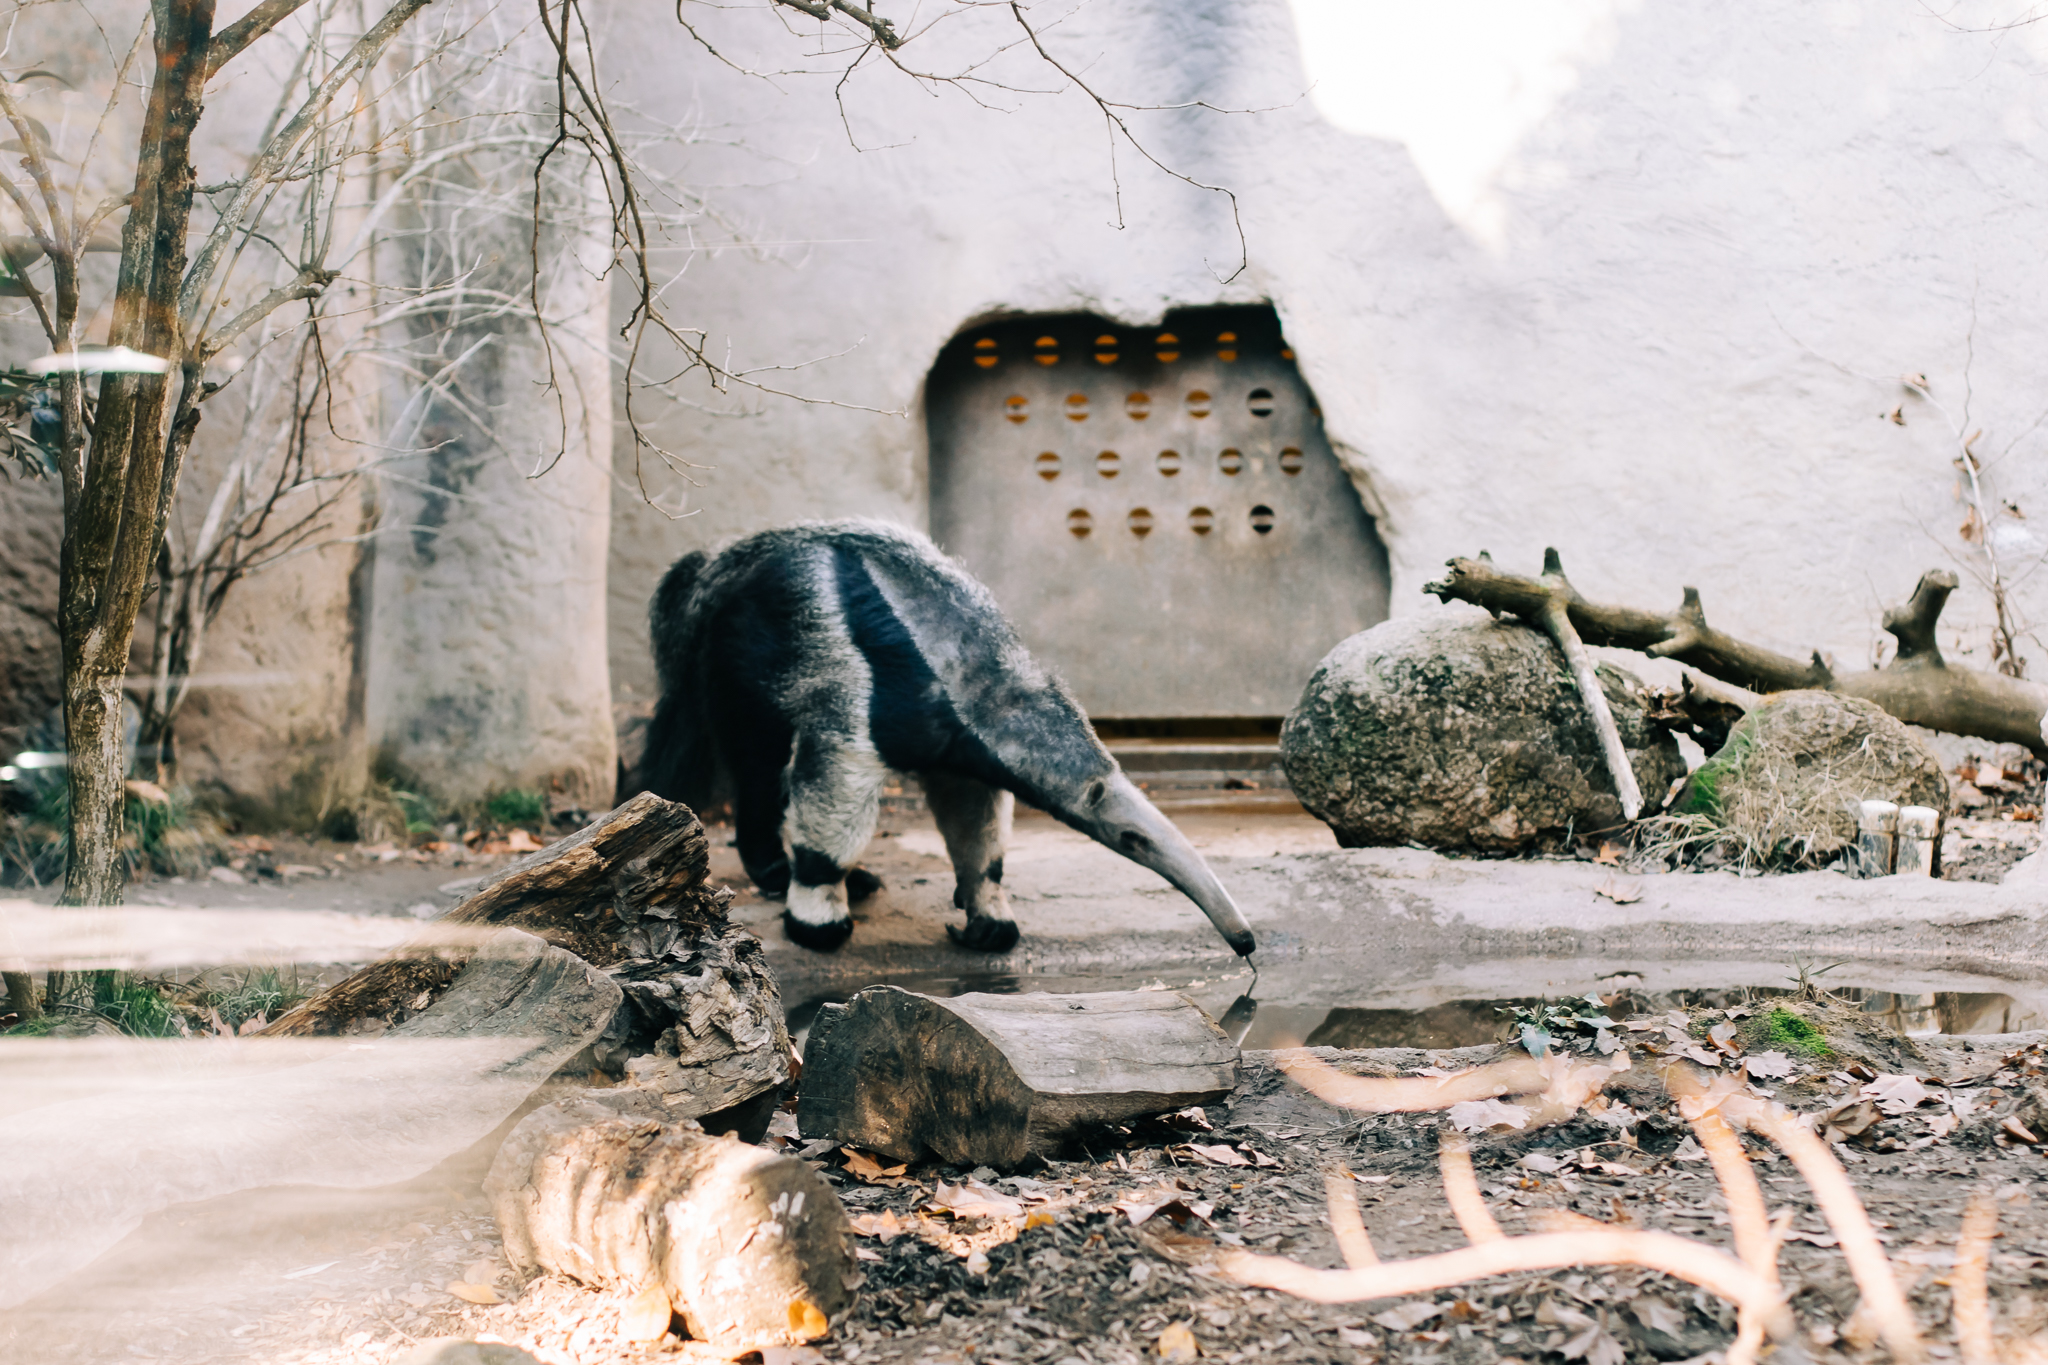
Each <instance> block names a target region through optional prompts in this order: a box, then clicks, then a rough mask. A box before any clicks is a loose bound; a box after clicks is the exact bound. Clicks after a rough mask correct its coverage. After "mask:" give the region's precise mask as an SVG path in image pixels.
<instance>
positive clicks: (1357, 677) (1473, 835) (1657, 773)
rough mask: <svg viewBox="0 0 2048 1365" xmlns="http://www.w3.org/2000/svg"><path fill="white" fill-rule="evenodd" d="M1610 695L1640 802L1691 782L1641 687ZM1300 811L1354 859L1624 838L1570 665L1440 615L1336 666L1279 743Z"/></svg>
mask: <svg viewBox="0 0 2048 1365" xmlns="http://www.w3.org/2000/svg"><path fill="white" fill-rule="evenodd" d="M1600 682H1601V687H1602V689H1603V690H1604V691H1605V692H1606V694H1607V704H1608V706H1610V707H1611V708H1612V709H1613V711H1614V718H1615V720H1616V722H1617V723H1618V724H1619V725H1620V727H1621V738H1622V743H1623V744H1624V745H1625V746H1627V748H1628V751H1629V759H1630V762H1631V763H1632V764H1633V766H1634V768H1635V772H1636V782H1637V784H1638V785H1639V786H1640V787H1641V788H1642V790H1643V794H1644V798H1645V800H1646V802H1648V803H1649V804H1650V806H1651V807H1652V808H1653V809H1654V807H1655V804H1656V803H1657V802H1658V801H1659V800H1661V799H1662V797H1663V795H1664V793H1665V792H1666V791H1667V790H1669V788H1670V785H1671V783H1672V781H1673V780H1674V779H1676V778H1678V777H1680V776H1683V775H1684V773H1685V763H1684V761H1683V759H1681V758H1680V756H1679V753H1678V746H1677V743H1676V742H1675V741H1674V740H1673V739H1672V738H1671V736H1670V735H1669V734H1667V733H1665V732H1663V731H1661V730H1657V729H1654V728H1653V727H1651V726H1649V725H1647V724H1646V723H1645V722H1644V719H1643V710H1644V709H1643V702H1642V690H1643V689H1642V684H1641V683H1639V682H1638V681H1637V680H1636V679H1634V678H1633V677H1630V676H1629V675H1628V674H1626V673H1623V672H1622V671H1621V670H1620V669H1617V668H1612V667H1610V666H1608V665H1605V664H1602V665H1601V666H1600ZM1280 762H1281V764H1282V766H1283V767H1285V768H1286V770H1287V778H1288V781H1289V782H1291V783H1292V784H1293V786H1294V791H1295V794H1296V795H1297V796H1299V797H1300V798H1301V803H1302V804H1303V805H1304V806H1306V807H1308V809H1309V810H1310V811H1311V812H1313V813H1314V814H1315V815H1317V816H1318V817H1320V818H1321V819H1322V820H1324V821H1325V822H1327V823H1328V824H1329V826H1330V828H1331V829H1332V830H1334V831H1335V832H1336V835H1337V842H1338V843H1340V844H1342V845H1344V846H1345V847H1346V848H1361V847H1366V846H1370V845H1375V844H1407V843H1418V844H1424V845H1427V846H1428V847H1431V848H1444V849H1473V850H1487V851H1502V852H1512V851H1517V850H1522V849H1529V848H1534V847H1538V846H1542V845H1547V844H1553V843H1556V842H1558V841H1560V840H1562V839H1563V838H1564V837H1566V835H1567V833H1568V832H1571V833H1576V834H1579V835H1586V834H1591V833H1595V832H1598V831H1602V830H1611V829H1614V828H1616V827H1618V826H1619V825H1620V824H1621V823H1622V819H1621V803H1620V801H1619V800H1618V799H1617V798H1616V796H1615V793H1614V781H1613V778H1612V777H1610V776H1609V774H1608V772H1607V767H1606V764H1605V763H1604V762H1603V760H1602V759H1601V756H1600V741H1599V739H1598V737H1597V736H1596V735H1595V734H1594V733H1593V726H1592V723H1591V722H1590V721H1589V720H1587V718H1586V707H1585V703H1584V702H1583V701H1582V700H1581V699H1580V697H1579V694H1578V689H1577V688H1576V687H1574V686H1573V684H1572V678H1571V674H1570V672H1569V671H1568V670H1567V668H1566V666H1565V662H1564V659H1563V657H1562V656H1561V655H1560V654H1559V653H1558V651H1557V647H1556V645H1554V644H1552V643H1551V641H1550V639H1549V638H1548V637H1547V636H1545V635H1543V634H1542V633H1541V632H1540V631H1537V630H1535V629H1533V628H1531V627H1529V626H1525V625H1521V624H1519V623H1517V622H1514V621H1495V620H1492V619H1491V618H1488V617H1482V616H1476V615H1468V614H1466V613H1463V612H1458V613H1450V612H1444V613H1432V614H1430V615H1427V616H1414V617H1406V618H1403V619H1401V620H1395V621H1388V622H1385V623H1384V624H1381V625H1377V626H1374V627H1373V628H1372V629H1371V630H1368V631H1363V632H1361V633H1359V634H1357V635H1354V636H1352V637H1351V638H1350V639H1348V640H1346V641H1344V643H1342V644H1340V645H1338V646H1337V647H1336V648H1335V649H1333V650H1331V651H1330V653H1329V655H1328V656H1327V657H1325V658H1324V660H1323V661H1322V663H1321V664H1319V665H1317V667H1316V671H1315V676H1314V677H1312V678H1310V679H1309V683H1308V687H1307V689H1306V690H1305V691H1304V692H1303V693H1302V696H1301V702H1300V704H1299V705H1298V706H1296V707H1295V708H1294V713H1293V714H1292V715H1290V716H1288V718H1287V724H1286V725H1285V726H1284V727H1283V728H1282V729H1281V731H1280Z"/></svg>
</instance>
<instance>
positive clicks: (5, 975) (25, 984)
mask: <svg viewBox="0 0 2048 1365" xmlns="http://www.w3.org/2000/svg"><path fill="white" fill-rule="evenodd" d="M0 979H4V980H5V981H6V984H7V1009H8V1012H9V1013H12V1014H16V1015H19V1016H20V1017H21V1018H23V1019H34V1018H37V1017H38V1016H40V1015H41V1014H42V1012H43V1010H42V1006H41V1005H39V1004H37V1003H36V979H35V977H34V976H32V975H31V974H29V973H28V972H0Z"/></svg>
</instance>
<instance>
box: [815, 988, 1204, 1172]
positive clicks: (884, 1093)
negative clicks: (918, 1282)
mask: <svg viewBox="0 0 2048 1365" xmlns="http://www.w3.org/2000/svg"><path fill="white" fill-rule="evenodd" d="M1237 1063H1238V1051H1237V1045H1236V1044H1235V1043H1233V1042H1231V1040H1230V1038H1229V1036H1228V1035H1227V1034H1225V1033H1224V1032H1223V1030H1222V1029H1221V1028H1219V1027H1218V1026H1217V1024H1216V1022H1215V1021H1214V1020H1212V1019H1210V1018H1209V1016H1208V1015H1206V1014H1204V1013H1203V1012H1202V1011H1201V1009H1200V1008H1199V1007H1197V1006H1196V1005H1195V1004H1193V1003H1192V1002H1191V1001H1189V1000H1187V999H1185V998H1183V997H1181V996H1179V995H1175V994H1173V993H1172V992H1170V991H1111V992H1104V993H1101V994H1093V995H1049V994H1045V993H1036V994H1031V995H983V994H970V995H956V996H953V997H952V998H950V999H945V1000H939V999H934V998H932V997H930V996H924V995H916V994H913V993H912V992H910V991H905V990H899V989H898V988H896V987H894V986H875V987H871V988H870V989H868V990H864V991H862V992H861V993H860V994H858V995H856V996H854V998H853V999H852V1000H851V1001H849V1002H848V1003H847V1004H844V1005H827V1006H825V1007H824V1008H823V1009H821V1010H820V1011H819V1012H818V1017H817V1019H816V1020H815V1021H814V1022H813V1023H812V1025H811V1035H810V1041H809V1043H808V1045H807V1046H806V1047H805V1049H804V1076H803V1083H802V1091H801V1099H800V1101H799V1104H798V1108H797V1128H798V1131H799V1132H801V1133H802V1134H803V1135H804V1136H805V1137H809V1138H828V1137H829V1138H832V1139H834V1140H836V1141H839V1142H842V1143H846V1144H848V1145H851V1146H855V1147H862V1148H866V1149H867V1150H869V1151H874V1152H879V1153H881V1154H883V1155H885V1156H888V1157H891V1158H894V1159H895V1160H898V1161H914V1160H916V1159H917V1158H919V1157H921V1156H923V1155H924V1153H925V1150H926V1149H927V1148H929V1149H930V1150H931V1151H933V1152H936V1153H937V1154H938V1155H939V1157H940V1158H941V1159H943V1160H946V1161H950V1162H954V1163H956V1164H959V1165H965V1166H973V1165H988V1166H993V1167H995V1168H996V1169H998V1170H1012V1169H1015V1168H1016V1167H1018V1166H1021V1165H1023V1164H1025V1163H1026V1162H1028V1161H1031V1160H1033V1159H1034V1158H1042V1157H1051V1156H1054V1155H1056V1154H1057V1153H1058V1152H1059V1151H1060V1150H1062V1149H1063V1148H1064V1147H1065V1146H1066V1145H1067V1144H1068V1143H1069V1142H1070V1141H1072V1140H1073V1139H1075V1138H1077V1137H1084V1136H1085V1134H1086V1133H1087V1131H1088V1129H1089V1128H1091V1127H1093V1126H1098V1125H1110V1124H1117V1123H1124V1122H1127V1121H1129V1120H1131V1119H1134V1118H1140V1117H1143V1116H1145V1115H1148V1114H1160V1113H1167V1112H1170V1111H1173V1110H1176V1109H1184V1108H1186V1107H1188V1106H1189V1105H1195V1104H1211V1103H1214V1102H1215V1101H1217V1100H1220V1099H1222V1098H1223V1097H1224V1096H1226V1095H1228V1094H1229V1093H1230V1091H1231V1088H1232V1087H1233V1086H1235V1085H1236V1084H1237Z"/></svg>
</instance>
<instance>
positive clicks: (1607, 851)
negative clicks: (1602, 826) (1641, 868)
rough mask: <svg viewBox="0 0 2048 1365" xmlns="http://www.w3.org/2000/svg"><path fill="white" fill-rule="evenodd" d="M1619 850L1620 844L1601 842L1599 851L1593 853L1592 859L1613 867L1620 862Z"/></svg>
mask: <svg viewBox="0 0 2048 1365" xmlns="http://www.w3.org/2000/svg"><path fill="white" fill-rule="evenodd" d="M1621 851H1622V850H1621V845H1620V844H1616V843H1607V842H1603V843H1602V844H1601V845H1600V851H1599V852H1598V853H1596V854H1594V855H1593V861H1594V862H1596V863H1604V864H1606V865H1607V866H1608V867H1613V866H1615V865H1617V864H1619V863H1620V862H1621Z"/></svg>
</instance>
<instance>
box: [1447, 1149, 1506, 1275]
mask: <svg viewBox="0 0 2048 1365" xmlns="http://www.w3.org/2000/svg"><path fill="white" fill-rule="evenodd" d="M1436 1161H1437V1169H1438V1170H1439V1171H1440V1172H1441V1173H1442V1175H1443V1180H1444V1201H1445V1202H1446V1203H1448V1204H1449V1205H1450V1206H1451V1213H1452V1215H1453V1216H1454V1217H1456V1218H1457V1220H1458V1226H1459V1227H1461V1228H1463V1229H1464V1230H1465V1237H1466V1240H1468V1241H1470V1242H1471V1243H1472V1244H1473V1245H1475V1246H1476V1245H1478V1244H1479V1243H1481V1242H1499V1241H1503V1240H1505V1239H1506V1237H1507V1234H1506V1233H1504V1232H1502V1231H1501V1230H1500V1224H1498V1223H1496V1222H1494V1221H1493V1212H1492V1211H1491V1210H1490V1209H1488V1208H1487V1207H1486V1196H1484V1195H1482V1194H1481V1193H1480V1192H1479V1180H1478V1177H1476V1176H1474V1175H1473V1174H1472V1147H1471V1144H1470V1143H1468V1142H1466V1141H1465V1135H1464V1134H1463V1133H1460V1132H1458V1131H1457V1130H1456V1129H1454V1128H1446V1129H1445V1130H1444V1131H1443V1136H1442V1137H1441V1138H1439V1139H1438V1142H1437V1153H1436Z"/></svg>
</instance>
